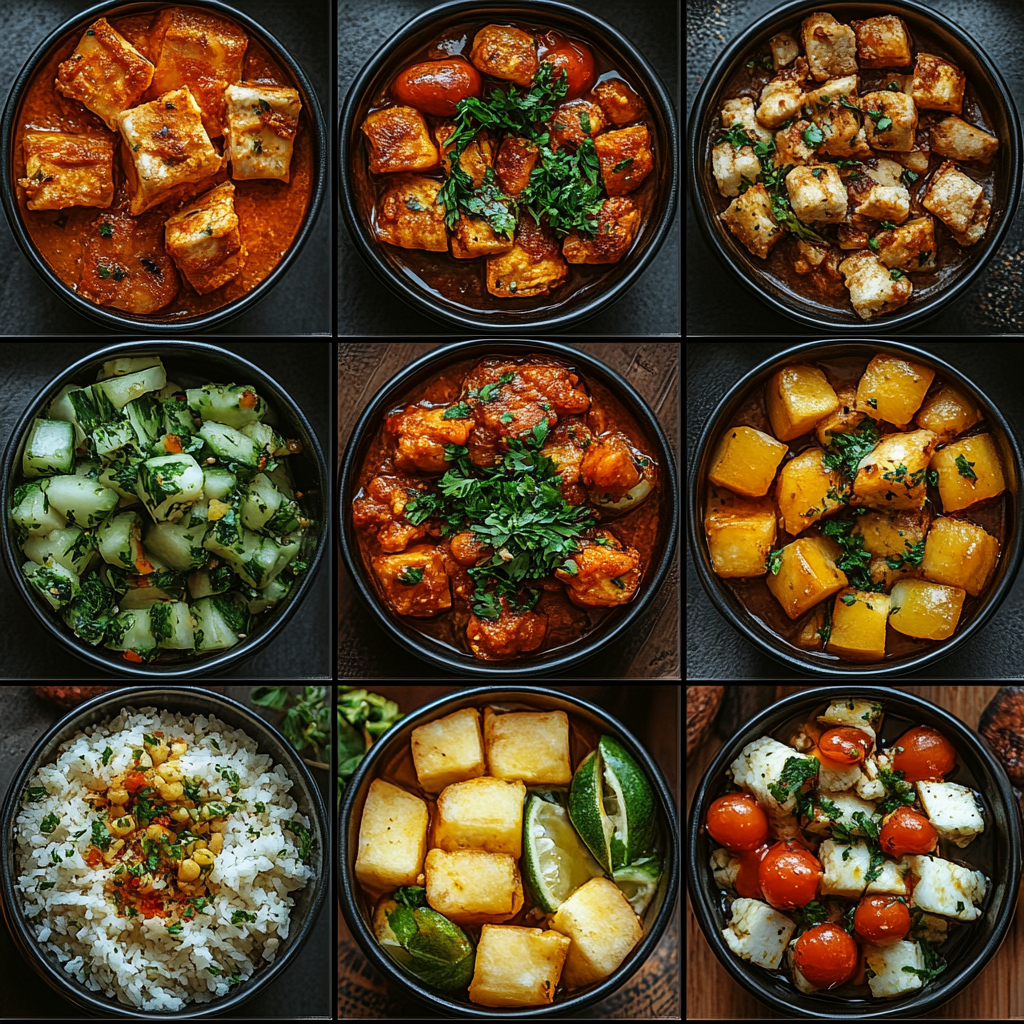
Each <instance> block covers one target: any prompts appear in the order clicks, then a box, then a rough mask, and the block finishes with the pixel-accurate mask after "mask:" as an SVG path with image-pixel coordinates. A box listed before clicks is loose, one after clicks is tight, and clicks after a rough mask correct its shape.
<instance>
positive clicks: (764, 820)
mask: <svg viewBox="0 0 1024 1024" xmlns="http://www.w3.org/2000/svg"><path fill="white" fill-rule="evenodd" d="M707 826H708V832H710V833H711V838H712V839H714V840H715V842H717V843H721V844H722V846H724V847H725V848H726V849H727V850H753V849H755V848H756V847H758V846H760V845H761V843H762V842H763V841H764V838H765V836H767V835H768V815H767V814H765V812H764V808H763V807H762V806H761V805H760V804H759V803H758V802H757V800H756V799H755V798H754V797H753V796H751V794H750V793H727V794H726V795H725V796H720V797H719V798H718V799H717V800H715V801H713V803H712V804H711V806H710V807H709V808H708V818H707Z"/></svg>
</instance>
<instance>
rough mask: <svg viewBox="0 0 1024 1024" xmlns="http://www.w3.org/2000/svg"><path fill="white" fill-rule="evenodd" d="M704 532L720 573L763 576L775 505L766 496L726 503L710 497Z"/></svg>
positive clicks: (772, 533)
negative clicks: (714, 500) (723, 503)
mask: <svg viewBox="0 0 1024 1024" xmlns="http://www.w3.org/2000/svg"><path fill="white" fill-rule="evenodd" d="M704 532H705V534H706V535H707V538H708V552H709V553H710V555H711V563H712V565H713V566H714V569H715V572H716V573H717V574H718V575H719V576H722V577H730V576H763V575H764V574H765V573H766V572H767V571H768V552H769V551H771V549H772V545H773V544H774V543H775V533H776V526H775V506H774V504H773V503H772V502H771V500H770V499H767V498H761V499H754V500H751V499H746V498H737V499H735V500H734V501H733V502H732V503H731V504H730V505H728V506H725V505H718V504H716V503H713V501H712V500H709V501H708V510H707V513H706V514H705V516H704Z"/></svg>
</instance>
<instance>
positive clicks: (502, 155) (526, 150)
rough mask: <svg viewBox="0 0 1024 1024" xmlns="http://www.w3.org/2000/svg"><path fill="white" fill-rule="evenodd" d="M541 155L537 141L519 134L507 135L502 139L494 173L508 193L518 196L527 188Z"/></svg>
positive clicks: (504, 190) (503, 189)
mask: <svg viewBox="0 0 1024 1024" xmlns="http://www.w3.org/2000/svg"><path fill="white" fill-rule="evenodd" d="M539 155H540V149H539V148H538V146H537V143H536V142H530V141H529V140H528V139H521V138H519V136H517V135H506V136H505V138H503V139H502V140H501V145H500V146H499V147H498V160H497V163H496V164H495V167H494V173H495V174H496V175H497V176H498V183H499V184H500V185H501V190H502V191H503V192H504V193H505V194H506V195H509V196H517V195H519V193H520V192H522V191H523V189H524V188H526V186H527V185H528V184H529V183H530V173H531V172H532V171H533V168H534V165H535V164H536V163H537V157H538V156H539Z"/></svg>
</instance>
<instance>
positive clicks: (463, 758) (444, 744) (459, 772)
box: [412, 708, 485, 793]
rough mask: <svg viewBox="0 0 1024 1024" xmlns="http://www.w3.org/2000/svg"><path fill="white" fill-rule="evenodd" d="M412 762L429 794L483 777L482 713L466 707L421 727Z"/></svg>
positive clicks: (414, 739)
mask: <svg viewBox="0 0 1024 1024" xmlns="http://www.w3.org/2000/svg"><path fill="white" fill-rule="evenodd" d="M412 763H413V765H414V766H415V768H416V778H417V779H419V783H420V786H421V787H422V788H423V789H424V790H425V791H426V792H428V793H440V792H441V790H442V789H444V788H445V787H446V786H450V785H452V784H453V783H455V782H465V781H466V780H467V779H475V778H478V777H479V776H481V775H483V774H484V771H485V766H484V741H483V736H482V735H481V733H480V712H479V711H477V710H476V708H463V709H462V710H461V711H454V712H452V714H450V715H445V716H444V718H436V719H434V721H433V722H427V723H426V724H425V725H420V726H417V727H416V728H415V729H413V731H412Z"/></svg>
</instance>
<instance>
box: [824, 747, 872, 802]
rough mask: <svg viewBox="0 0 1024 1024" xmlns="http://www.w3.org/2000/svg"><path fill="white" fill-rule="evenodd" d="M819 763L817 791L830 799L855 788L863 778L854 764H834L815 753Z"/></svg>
mask: <svg viewBox="0 0 1024 1024" xmlns="http://www.w3.org/2000/svg"><path fill="white" fill-rule="evenodd" d="M814 756H815V757H816V758H818V760H819V761H820V763H821V766H820V767H819V769H818V789H819V790H821V791H822V792H823V793H826V794H828V796H829V797H831V796H832V795H833V794H834V793H845V792H847V791H848V790H851V789H853V788H854V787H855V786H857V785H858V784H859V783H860V781H861V779H862V778H863V777H864V776H863V773H862V772H861V770H860V768H859V767H858V766H857V765H855V764H847V765H842V764H834V763H833V762H832V761H829V760H828V759H827V758H822V757H821V756H820V755H819V754H818V753H817V752H815V755H814Z"/></svg>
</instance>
